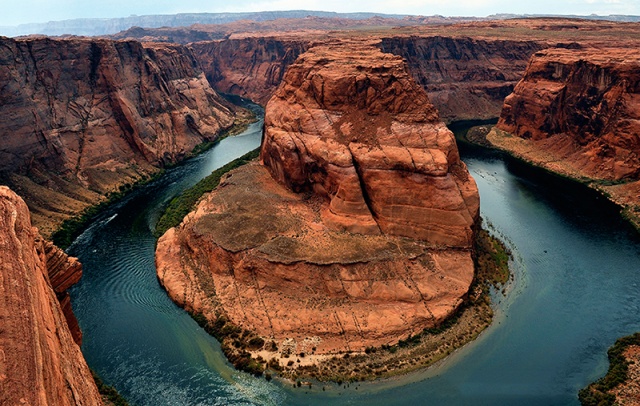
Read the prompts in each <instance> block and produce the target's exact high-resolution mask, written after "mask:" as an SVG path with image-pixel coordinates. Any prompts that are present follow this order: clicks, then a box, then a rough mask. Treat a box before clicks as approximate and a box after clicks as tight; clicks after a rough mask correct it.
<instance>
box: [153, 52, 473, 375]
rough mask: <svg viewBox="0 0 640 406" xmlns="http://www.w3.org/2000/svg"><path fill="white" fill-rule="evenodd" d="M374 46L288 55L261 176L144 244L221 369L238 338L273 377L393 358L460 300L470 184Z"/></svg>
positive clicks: (432, 118) (249, 169)
mask: <svg viewBox="0 0 640 406" xmlns="http://www.w3.org/2000/svg"><path fill="white" fill-rule="evenodd" d="M374 44H375V43H371V42H367V41H365V42H361V41H349V42H335V43H330V44H328V45H319V46H315V47H313V48H311V49H310V50H309V51H307V52H306V53H305V54H303V55H301V56H300V57H299V59H298V60H297V61H296V62H295V63H294V64H293V65H291V66H290V68H289V69H288V71H287V73H286V75H285V78H284V80H283V82H282V84H281V86H280V87H279V89H278V91H277V92H276V94H275V95H274V96H273V98H272V99H271V100H270V101H269V103H268V104H267V108H266V113H265V114H266V116H265V136H264V139H263V144H262V152H261V156H262V159H263V161H264V165H261V164H260V163H252V164H249V165H247V166H245V167H242V168H239V169H237V170H235V171H233V172H231V173H229V174H228V175H227V177H226V178H224V179H223V181H222V182H221V184H220V186H219V187H218V188H217V189H216V190H215V191H214V192H212V193H211V194H210V195H208V196H207V197H206V198H204V199H203V200H202V201H201V203H200V204H199V205H198V207H197V210H196V211H195V212H193V213H191V214H189V215H188V216H187V217H186V218H185V220H184V222H183V223H182V224H181V225H180V226H179V227H177V228H173V229H170V230H169V231H168V232H167V233H166V234H165V235H164V236H163V237H162V238H160V240H159V241H158V247H157V251H156V265H157V272H158V278H159V280H160V282H161V283H162V285H163V286H164V287H165V288H166V289H167V291H168V293H169V295H170V296H171V297H172V299H173V300H174V301H176V302H177V303H178V304H180V305H181V306H183V307H185V308H186V309H188V310H189V311H192V312H194V313H202V314H204V315H205V317H206V318H208V319H209V320H210V321H211V322H212V323H214V321H215V325H216V326H217V327H215V329H216V330H215V331H217V332H218V334H220V335H223V336H224V337H223V339H222V341H223V348H226V349H225V353H227V354H229V353H234V352H239V354H240V356H242V354H243V353H242V351H244V350H245V348H244V347H243V344H242V340H244V339H247V337H251V334H256V335H257V336H258V337H259V339H258V338H256V339H255V340H254V339H251V340H248V339H247V341H248V342H249V348H250V349H252V351H253V354H254V355H255V356H257V355H260V356H261V357H262V359H270V358H272V357H274V358H276V359H279V360H282V365H283V366H286V364H287V359H286V358H287V357H289V354H298V353H301V352H302V353H305V354H306V358H305V362H307V363H312V364H313V363H316V362H318V361H319V360H321V359H322V357H327V356H328V354H335V353H338V352H345V351H364V349H365V348H366V347H370V346H373V347H377V346H378V347H379V346H381V345H385V344H394V343H397V342H398V340H400V339H404V338H406V337H407V336H408V335H411V334H415V333H417V332H421V331H422V330H423V329H425V328H428V327H433V326H435V325H438V324H439V323H441V322H442V321H443V320H445V319H446V318H447V317H449V316H450V315H451V314H453V313H454V312H455V311H456V310H457V309H458V308H459V306H460V305H461V304H462V303H463V301H464V299H465V297H466V296H467V294H468V290H469V286H470V284H471V282H472V280H473V275H474V269H473V261H472V258H471V239H472V235H473V227H474V226H475V222H476V220H477V219H478V203H479V201H478V192H477V188H476V186H475V182H474V181H473V179H472V178H471V177H470V176H469V174H468V172H467V171H466V167H465V166H464V164H463V163H462V162H460V160H459V156H458V150H457V147H456V144H455V141H454V138H453V135H452V134H451V132H450V131H449V130H448V129H447V128H446V127H445V126H444V124H443V123H442V122H441V121H440V120H439V119H438V114H437V112H436V110H435V109H434V108H433V106H432V105H431V104H430V103H429V100H428V98H427V96H426V94H425V92H424V90H423V89H422V88H421V87H419V86H418V85H417V84H415V82H413V80H412V79H411V77H410V75H409V74H408V72H407V70H406V67H405V65H404V63H403V61H402V58H400V57H397V56H394V55H390V54H383V53H382V52H380V50H379V49H378V48H377V47H375V45H374ZM225 326H226V327H225ZM243 330H248V331H249V332H250V333H242V334H239V333H238V332H239V331H240V332H241V331H243ZM225 331H226V333H225ZM234 332H235V333H234ZM225 334H226V335H225ZM234 334H235V335H234ZM251 343H254V344H255V343H258V344H257V346H255V345H253V346H252V344H251ZM262 343H266V344H265V345H264V347H263V344H262ZM303 356H304V355H303Z"/></svg>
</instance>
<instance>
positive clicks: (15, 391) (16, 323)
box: [0, 186, 102, 406]
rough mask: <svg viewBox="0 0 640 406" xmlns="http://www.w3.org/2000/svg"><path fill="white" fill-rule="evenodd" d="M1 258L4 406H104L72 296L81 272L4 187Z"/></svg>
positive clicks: (0, 394)
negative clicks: (86, 357)
mask: <svg viewBox="0 0 640 406" xmlns="http://www.w3.org/2000/svg"><path fill="white" fill-rule="evenodd" d="M0 258H1V260H0V268H1V270H0V319H1V320H2V328H1V329H0V388H2V389H1V390H0V404H2V405H21V404H27V405H41V406H45V405H51V406H63V405H87V406H94V405H101V404H102V400H101V398H100V395H99V394H98V390H97V388H96V385H95V382H94V380H93V377H92V376H91V372H90V371H89V367H88V366H87V364H86V362H85V360H84V358H83V356H82V353H81V352H80V347H79V343H80V335H79V332H80V331H79V329H78V327H77V322H76V321H75V317H74V316H73V313H72V312H71V308H70V306H69V299H68V295H67V294H66V289H67V288H68V287H70V286H71V285H72V284H74V283H75V282H77V281H78V280H79V278H80V276H81V275H82V268H81V266H80V264H79V263H78V261H77V260H76V259H75V258H71V257H68V256H67V255H66V254H64V253H63V252H62V251H61V250H59V249H58V248H56V247H55V246H53V245H52V244H51V243H48V242H46V241H44V240H43V239H42V237H41V236H40V234H39V232H38V230H37V229H36V228H35V227H32V226H31V219H30V215H29V210H28V208H27V205H26V204H25V203H24V201H23V200H22V199H21V198H20V197H18V196H17V195H16V194H15V193H13V192H12V191H11V190H10V189H9V188H7V187H5V186H0ZM74 339H75V341H74Z"/></svg>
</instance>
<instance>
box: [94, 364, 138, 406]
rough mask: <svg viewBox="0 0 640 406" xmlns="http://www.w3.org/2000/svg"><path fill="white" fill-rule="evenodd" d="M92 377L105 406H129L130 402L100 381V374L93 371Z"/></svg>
mask: <svg viewBox="0 0 640 406" xmlns="http://www.w3.org/2000/svg"><path fill="white" fill-rule="evenodd" d="M91 375H92V376H93V380H94V381H95V382H96V386H97V387H98V392H99V393H100V396H101V397H102V401H103V402H104V404H105V406H129V402H127V400H126V399H125V398H124V397H122V395H121V394H120V393H119V392H118V391H117V390H116V388H114V387H113V386H111V385H107V384H106V383H104V382H103V381H102V379H100V377H99V376H98V374H96V372H95V371H94V370H93V369H92V370H91Z"/></svg>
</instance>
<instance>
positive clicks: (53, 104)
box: [0, 38, 234, 236]
mask: <svg viewBox="0 0 640 406" xmlns="http://www.w3.org/2000/svg"><path fill="white" fill-rule="evenodd" d="M0 83H2V91H1V92H0V115H2V117H4V118H5V119H4V120H2V122H0V182H1V183H3V184H6V185H9V186H11V187H12V188H13V189H14V190H15V191H16V192H17V193H18V194H19V195H21V196H22V197H23V198H24V199H25V201H26V202H27V204H28V205H29V208H30V210H31V212H32V216H33V220H34V224H36V225H37V226H38V227H39V228H40V231H41V232H42V233H43V234H44V235H45V236H48V235H49V234H50V233H51V232H52V231H53V230H54V229H55V228H56V227H57V226H58V225H59V224H60V223H61V221H62V220H64V219H66V218H69V217H70V216H73V215H75V214H77V213H78V212H81V211H82V210H83V209H84V208H86V207H87V206H89V205H92V204H95V203H98V202H99V201H101V200H103V199H104V196H105V195H107V194H108V193H110V192H117V191H118V190H119V188H120V187H121V186H123V185H125V184H130V183H133V182H135V181H137V180H139V179H141V178H146V177H148V176H149V175H151V174H153V173H155V172H157V171H158V170H159V168H160V167H162V166H163V165H165V164H168V163H175V162H177V161H178V160H180V159H182V158H184V157H186V156H187V155H188V154H189V152H191V150H192V149H193V148H194V147H195V146H196V145H198V144H200V143H202V142H204V141H212V140H214V139H215V138H216V136H217V135H218V133H219V132H220V131H221V130H223V129H225V128H228V127H230V126H231V125H232V124H233V121H234V108H233V106H231V105H230V104H229V103H228V102H226V101H225V100H224V99H222V98H221V97H220V96H219V95H218V94H217V93H216V92H215V91H213V89H211V87H210V86H209V83H208V82H207V80H206V78H205V76H204V74H203V73H202V71H201V70H200V68H199V65H198V63H197V61H196V60H195V58H194V57H193V55H192V54H191V52H190V51H189V50H188V49H187V48H185V47H182V46H178V45H167V44H153V43H149V44H145V45H142V44H140V43H138V42H135V41H110V40H97V39H79V38H73V39H50V38H28V39H18V40H16V39H9V38H0Z"/></svg>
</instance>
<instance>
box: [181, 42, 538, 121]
mask: <svg viewBox="0 0 640 406" xmlns="http://www.w3.org/2000/svg"><path fill="white" fill-rule="evenodd" d="M345 36H347V35H346V34H345ZM295 38H297V39H295ZM303 38H305V37H304V36H303V35H298V36H295V35H294V34H290V35H288V36H281V37H267V38H264V37H254V36H247V37H245V38H235V39H227V40H223V41H214V42H197V43H193V44H191V45H190V46H191V48H192V49H193V51H194V54H195V55H196V56H197V58H198V60H199V61H200V63H201V64H202V66H203V69H204V71H205V72H206V75H207V78H208V79H209V81H210V83H211V85H212V86H213V87H214V88H215V89H217V90H219V91H222V92H225V93H234V94H238V95H240V96H243V97H247V98H250V99H252V100H254V101H256V102H258V103H262V104H264V103H266V102H267V100H269V98H270V97H271V95H272V94H273V92H274V91H275V89H276V87H277V86H278V85H279V84H280V81H281V80H282V78H283V75H284V72H285V70H286V68H287V67H288V66H289V65H290V64H292V63H293V61H295V59H296V58H297V57H298V55H300V54H301V53H302V52H304V51H305V50H306V49H308V48H309V47H310V46H312V44H313V43H314V42H318V41H321V40H320V39H319V38H318V35H317V34H315V35H314V34H311V35H310V36H309V37H308V38H309V39H308V40H304V39H303ZM545 46H546V45H544V44H543V43H542V42H536V41H510V40H478V39H471V38H464V37H463V38H454V37H442V36H397V37H384V38H382V40H381V42H380V48H381V49H382V51H383V52H386V53H393V54H396V55H399V56H402V57H403V58H405V60H406V61H407V63H408V66H409V70H410V71H411V74H412V75H413V77H414V79H415V80H416V82H417V83H418V84H420V85H421V86H422V87H423V88H424V89H425V90H426V91H427V93H428V95H429V99H430V100H431V102H432V103H433V104H434V105H435V106H436V108H437V109H438V111H439V112H440V115H441V117H442V118H443V119H444V120H445V121H454V120H466V119H486V118H493V117H497V116H499V114H500V110H501V108H502V103H503V101H504V98H505V97H506V96H507V95H509V94H510V93H511V91H512V90H513V87H514V85H515V84H516V83H517V82H518V80H520V78H521V77H522V74H523V73H524V70H525V68H526V66H527V61H528V60H529V58H530V56H531V55H532V54H533V53H534V52H536V51H538V50H540V49H542V48H544V47H545Z"/></svg>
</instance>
